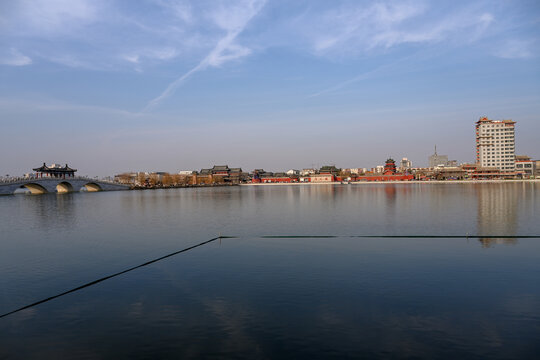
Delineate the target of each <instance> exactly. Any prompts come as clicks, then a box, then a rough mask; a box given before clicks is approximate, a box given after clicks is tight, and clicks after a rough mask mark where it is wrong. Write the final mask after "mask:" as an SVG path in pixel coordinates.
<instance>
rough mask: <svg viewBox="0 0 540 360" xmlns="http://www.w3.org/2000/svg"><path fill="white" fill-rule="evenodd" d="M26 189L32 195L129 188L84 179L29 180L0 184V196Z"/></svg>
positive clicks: (112, 183)
mask: <svg viewBox="0 0 540 360" xmlns="http://www.w3.org/2000/svg"><path fill="white" fill-rule="evenodd" d="M19 189H27V190H30V192H31V193H32V194H45V193H68V192H74V191H81V190H82V191H90V192H94V191H114V190H128V189H129V186H127V185H122V184H118V183H114V182H109V181H103V180H96V179H91V178H86V177H70V178H67V179H62V178H33V179H32V178H30V179H21V180H14V181H10V182H4V183H0V195H10V194H13V193H15V191H16V190H19Z"/></svg>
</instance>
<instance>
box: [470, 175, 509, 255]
mask: <svg viewBox="0 0 540 360" xmlns="http://www.w3.org/2000/svg"><path fill="white" fill-rule="evenodd" d="M476 194H477V198H478V235H489V236H497V235H501V236H512V235H516V231H517V217H518V203H519V186H518V184H479V185H477V186H476ZM480 242H481V243H482V246H483V247H490V246H493V245H495V244H507V245H509V244H516V243H517V240H516V239H515V238H481V239H480Z"/></svg>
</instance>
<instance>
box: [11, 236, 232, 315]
mask: <svg viewBox="0 0 540 360" xmlns="http://www.w3.org/2000/svg"><path fill="white" fill-rule="evenodd" d="M232 237H233V236H221V235H220V236H218V237H215V238H212V239H210V240H206V241H203V242H202V243H199V244H197V245H193V246H190V247H187V248H185V249H182V250H178V251H175V252H172V253H170V254H167V255H164V256H161V257H159V258H157V259H154V260H150V261H147V262H145V263H143V264H140V265H137V266H133V267H131V268H129V269H126V270H123V271H120V272H117V273H115V274H111V275H108V276H105V277H102V278H101V279H97V280H94V281H91V282H89V283H86V284H84V285H81V286H77V287H76V288H73V289H71V290H68V291H64V292H63V293H60V294H57V295H54V296H50V297H48V298H46V299H43V300H39V301H36V302H34V303H32V304H29V305H26V306H23V307H20V308H18V309H15V310H12V311H10V312H7V313H5V314H2V315H0V318H3V317H5V316H8V315H11V314H14V313H16V312H19V311H22V310H25V309H28V308H31V307H34V306H36V305H39V304H43V303H45V302H48V301H51V300H53V299H56V298H59V297H61V296H64V295H67V294H70V293H72V292H75V291H79V290H82V289H84V288H86V287H89V286H92V285H96V284H98V283H100V282H102V281H105V280H108V279H111V278H113V277H116V276H118V275H122V274H125V273H127V272H130V271H132V270H135V269H138V268H141V267H143V266H147V265H150V264H153V263H155V262H158V261H160V260H163V259H166V258H168V257H171V256H174V255H177V254H180V253H183V252H186V251H189V250H192V249H195V248H197V247H199V246H203V245H206V244H208V243H211V242H212V241H216V240H218V239H229V238H232Z"/></svg>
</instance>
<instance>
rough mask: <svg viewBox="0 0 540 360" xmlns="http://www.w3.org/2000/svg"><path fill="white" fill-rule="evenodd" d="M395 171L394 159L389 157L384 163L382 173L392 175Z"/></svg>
mask: <svg viewBox="0 0 540 360" xmlns="http://www.w3.org/2000/svg"><path fill="white" fill-rule="evenodd" d="M395 173H396V162H395V161H394V159H392V158H389V159H388V160H386V164H384V175H394V174H395Z"/></svg>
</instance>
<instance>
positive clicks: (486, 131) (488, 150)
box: [476, 117, 516, 171]
mask: <svg viewBox="0 0 540 360" xmlns="http://www.w3.org/2000/svg"><path fill="white" fill-rule="evenodd" d="M515 123H516V122H515V121H512V120H489V119H488V118H487V117H481V118H480V119H479V120H478V121H477V122H476V163H477V164H480V166H490V167H497V168H499V170H501V171H514V170H515V166H516V165H515V158H516V154H515V133H514V124H515Z"/></svg>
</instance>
